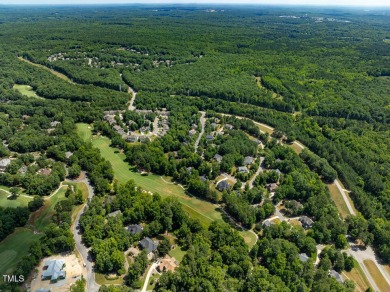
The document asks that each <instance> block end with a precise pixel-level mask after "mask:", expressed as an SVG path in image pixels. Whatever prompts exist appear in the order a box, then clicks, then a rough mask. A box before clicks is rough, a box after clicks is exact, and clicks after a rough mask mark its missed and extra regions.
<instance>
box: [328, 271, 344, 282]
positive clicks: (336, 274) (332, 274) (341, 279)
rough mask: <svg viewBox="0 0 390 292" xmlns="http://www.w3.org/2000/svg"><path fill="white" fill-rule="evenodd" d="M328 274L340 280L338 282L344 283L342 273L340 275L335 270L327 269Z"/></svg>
mask: <svg viewBox="0 0 390 292" xmlns="http://www.w3.org/2000/svg"><path fill="white" fill-rule="evenodd" d="M329 276H331V277H333V278H335V279H336V281H337V282H340V283H344V281H345V280H344V278H343V276H342V275H340V274H339V273H337V272H336V271H335V270H330V271H329Z"/></svg>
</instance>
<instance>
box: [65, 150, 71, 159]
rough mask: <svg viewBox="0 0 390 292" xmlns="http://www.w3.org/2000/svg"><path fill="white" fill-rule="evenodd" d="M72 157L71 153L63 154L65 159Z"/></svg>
mask: <svg viewBox="0 0 390 292" xmlns="http://www.w3.org/2000/svg"><path fill="white" fill-rule="evenodd" d="M72 155H73V153H72V152H70V151H67V152H65V157H66V158H67V159H69V158H70V157H71V156H72Z"/></svg>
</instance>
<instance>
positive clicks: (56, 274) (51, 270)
mask: <svg viewBox="0 0 390 292" xmlns="http://www.w3.org/2000/svg"><path fill="white" fill-rule="evenodd" d="M64 267H65V261H64V260H50V261H47V262H45V264H44V266H43V269H44V271H43V273H42V277H41V279H42V280H50V281H52V282H57V281H58V280H61V279H65V278H66V271H64Z"/></svg>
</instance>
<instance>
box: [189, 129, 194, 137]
mask: <svg viewBox="0 0 390 292" xmlns="http://www.w3.org/2000/svg"><path fill="white" fill-rule="evenodd" d="M188 134H190V135H191V136H194V135H195V134H196V130H195V129H192V130H190V131H189V132H188Z"/></svg>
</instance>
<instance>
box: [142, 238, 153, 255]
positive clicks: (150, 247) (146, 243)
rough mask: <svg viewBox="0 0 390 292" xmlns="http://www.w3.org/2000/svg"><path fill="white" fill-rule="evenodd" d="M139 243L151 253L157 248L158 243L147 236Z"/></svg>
mask: <svg viewBox="0 0 390 292" xmlns="http://www.w3.org/2000/svg"><path fill="white" fill-rule="evenodd" d="M139 245H140V246H141V248H142V249H146V250H147V251H148V252H149V253H151V252H154V251H155V250H157V246H158V244H157V243H156V242H154V241H153V240H151V239H150V238H149V237H145V238H144V239H142V240H141V241H140V242H139Z"/></svg>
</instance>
